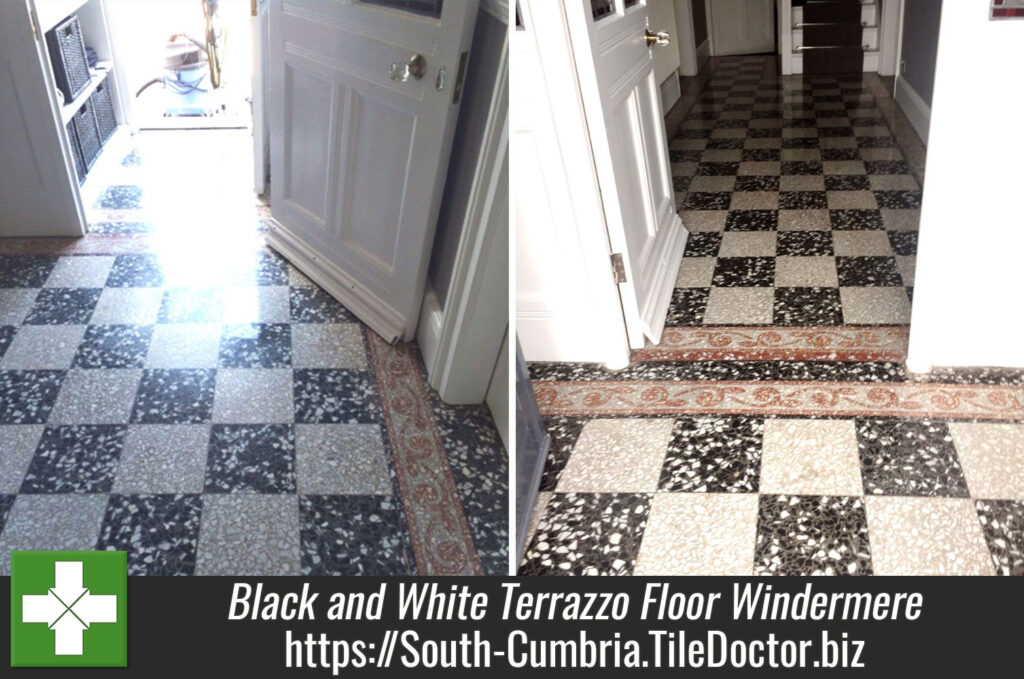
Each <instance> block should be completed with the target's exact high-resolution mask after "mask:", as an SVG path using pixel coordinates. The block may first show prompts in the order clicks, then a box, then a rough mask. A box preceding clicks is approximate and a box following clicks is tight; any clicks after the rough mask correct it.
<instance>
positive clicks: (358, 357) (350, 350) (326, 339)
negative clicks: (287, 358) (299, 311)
mask: <svg viewBox="0 0 1024 679" xmlns="http://www.w3.org/2000/svg"><path fill="white" fill-rule="evenodd" d="M292 365H294V366H295V367H296V368H354V369H356V370H365V369H366V347H365V344H364V340H363V329H362V326H361V325H360V324H358V323H296V324H294V325H292Z"/></svg>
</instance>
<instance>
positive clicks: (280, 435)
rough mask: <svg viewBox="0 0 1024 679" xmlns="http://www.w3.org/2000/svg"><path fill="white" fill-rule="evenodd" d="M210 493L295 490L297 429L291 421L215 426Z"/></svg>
mask: <svg viewBox="0 0 1024 679" xmlns="http://www.w3.org/2000/svg"><path fill="white" fill-rule="evenodd" d="M204 490H205V492H207V493H250V492H252V493H294V492H295V430H294V428H293V427H292V425H289V424H275V425H234V424H231V425H214V427H213V429H212V430H211V431H210V454H209V457H208V458H207V462H206V484H205V488H204Z"/></svg>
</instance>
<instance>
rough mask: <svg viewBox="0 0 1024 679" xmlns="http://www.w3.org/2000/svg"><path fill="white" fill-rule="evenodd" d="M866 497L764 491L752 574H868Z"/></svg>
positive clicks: (869, 552) (759, 513)
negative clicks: (770, 492)
mask: <svg viewBox="0 0 1024 679" xmlns="http://www.w3.org/2000/svg"><path fill="white" fill-rule="evenodd" d="M871 572H872V566H871V546H870V545H869V543H868V524H867V516H866V515H865V512H864V501H863V500H862V499H861V498H857V497H817V496H813V497H812V496H799V495H762V496H761V498H760V502H759V507H758V517H757V541H756V546H755V552H754V574H755V575H870V574H871Z"/></svg>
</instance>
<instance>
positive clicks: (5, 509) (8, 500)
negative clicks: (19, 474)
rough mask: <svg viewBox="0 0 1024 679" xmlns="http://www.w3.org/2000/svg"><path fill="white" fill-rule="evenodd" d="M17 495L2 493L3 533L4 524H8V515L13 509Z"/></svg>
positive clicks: (0, 515)
mask: <svg viewBox="0 0 1024 679" xmlns="http://www.w3.org/2000/svg"><path fill="white" fill-rule="evenodd" d="M16 497H18V496H17V495H0V533H3V531H4V526H5V525H7V515H8V514H9V513H10V511H11V506H12V505H13V504H14V499H15V498H16Z"/></svg>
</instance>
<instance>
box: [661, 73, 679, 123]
mask: <svg viewBox="0 0 1024 679" xmlns="http://www.w3.org/2000/svg"><path fill="white" fill-rule="evenodd" d="M658 89H659V91H660V92H661V111H662V113H667V112H668V111H671V110H672V107H673V106H675V105H676V102H677V101H679V97H681V96H683V92H682V90H681V89H680V88H679V71H672V75H670V76H669V77H667V78H665V81H664V82H663V83H661V85H660V86H659V87H658Z"/></svg>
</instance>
